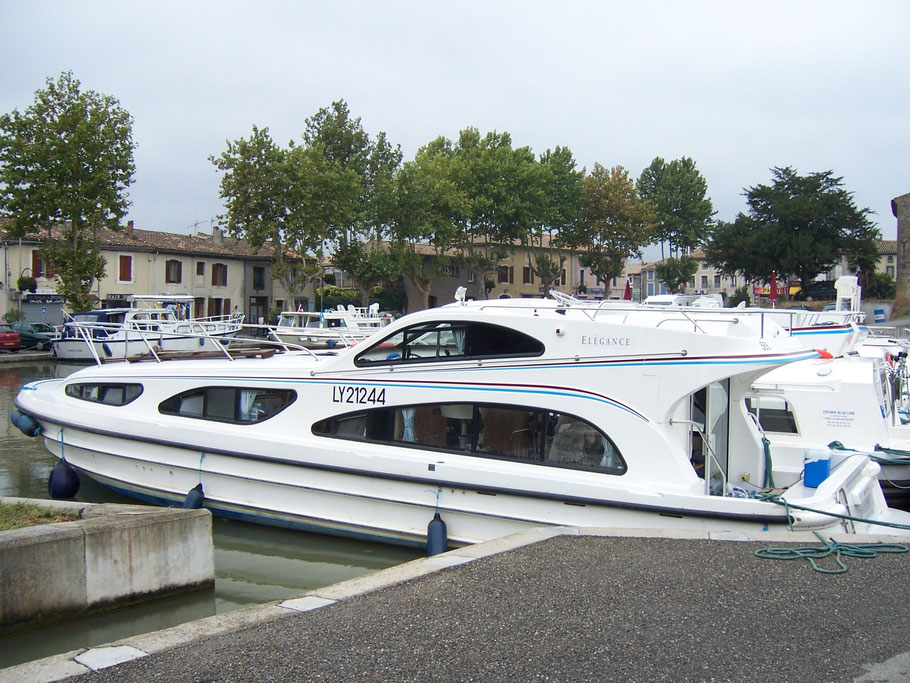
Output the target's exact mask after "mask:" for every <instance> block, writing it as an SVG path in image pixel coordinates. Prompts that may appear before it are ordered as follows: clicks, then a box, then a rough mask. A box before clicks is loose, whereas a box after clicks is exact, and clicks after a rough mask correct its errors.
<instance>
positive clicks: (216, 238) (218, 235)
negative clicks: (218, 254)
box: [212, 226, 224, 247]
mask: <svg viewBox="0 0 910 683" xmlns="http://www.w3.org/2000/svg"><path fill="white" fill-rule="evenodd" d="M212 243H213V244H214V245H215V246H216V247H220V246H221V245H222V244H224V233H223V232H221V228H219V227H215V226H213V227H212Z"/></svg>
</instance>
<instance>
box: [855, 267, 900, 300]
mask: <svg viewBox="0 0 910 683" xmlns="http://www.w3.org/2000/svg"><path fill="white" fill-rule="evenodd" d="M896 296H897V282H896V281H895V279H894V278H893V277H891V276H890V275H888V273H873V274H872V281H871V282H870V283H869V286H868V287H867V288H866V291H865V292H863V298H865V299H893V298H894V297H896Z"/></svg>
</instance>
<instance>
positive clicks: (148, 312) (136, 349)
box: [53, 294, 243, 363]
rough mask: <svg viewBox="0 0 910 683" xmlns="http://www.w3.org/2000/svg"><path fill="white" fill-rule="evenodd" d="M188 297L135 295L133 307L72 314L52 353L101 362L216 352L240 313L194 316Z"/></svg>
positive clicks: (236, 327) (239, 322)
mask: <svg viewBox="0 0 910 683" xmlns="http://www.w3.org/2000/svg"><path fill="white" fill-rule="evenodd" d="M192 306H193V297H191V296H189V295H179V294H178V295H161V296H158V295H135V296H134V297H133V305H132V306H129V307H116V308H99V309H95V310H91V311H82V312H78V313H74V314H72V315H70V316H68V320H67V321H66V322H65V324H64V325H63V326H62V328H61V335H60V338H58V339H57V340H56V341H55V342H54V346H53V353H54V355H55V356H56V357H57V358H59V359H61V360H85V361H95V362H96V363H101V362H103V361H106V360H123V359H125V358H128V357H130V356H134V355H141V354H148V353H155V352H157V351H200V350H201V351H212V350H217V349H218V348H220V347H221V346H223V345H225V344H227V343H229V342H230V340H231V339H232V338H233V337H235V336H236V335H237V333H238V332H239V331H240V329H241V327H242V323H243V317H242V316H241V315H223V316H208V317H193V315H192Z"/></svg>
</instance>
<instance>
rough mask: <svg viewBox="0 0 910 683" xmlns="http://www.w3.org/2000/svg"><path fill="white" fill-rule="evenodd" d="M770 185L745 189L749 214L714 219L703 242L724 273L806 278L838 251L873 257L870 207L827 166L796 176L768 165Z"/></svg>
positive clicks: (854, 259)
mask: <svg viewBox="0 0 910 683" xmlns="http://www.w3.org/2000/svg"><path fill="white" fill-rule="evenodd" d="M771 174H772V176H773V182H772V184H771V185H756V186H755V187H752V188H749V189H748V190H746V193H745V195H746V202H747V204H748V205H749V213H748V214H743V213H740V214H739V215H738V216H737V217H736V220H734V221H733V222H732V223H719V224H718V225H717V227H716V228H715V229H714V230H713V232H712V236H711V241H710V242H709V243H708V244H707V245H706V246H705V256H706V257H707V260H708V262H709V263H711V264H713V265H715V266H716V267H718V268H719V269H721V270H722V271H723V272H724V273H727V274H731V275H732V274H736V273H742V274H743V275H744V276H745V277H747V278H749V279H756V280H762V281H764V282H769V281H770V279H771V273H772V272H776V273H777V277H778V279H780V278H781V277H785V278H786V277H789V276H795V277H797V278H799V280H800V282H801V283H802V287H803V289H804V290H805V289H806V288H807V287H808V285H809V282H810V281H811V280H812V279H814V278H815V276H816V275H818V274H819V273H821V272H823V271H827V270H830V269H831V268H833V267H834V265H835V263H837V261H838V259H839V258H840V257H841V256H846V257H847V259H848V260H849V261H851V262H854V263H857V262H860V263H862V262H870V261H871V260H873V259H874V254H875V251H874V250H875V240H876V239H878V237H879V233H878V230H877V228H876V227H875V225H874V224H873V223H872V222H871V221H870V220H869V215H870V214H871V211H870V210H869V209H860V208H858V207H857V206H856V205H855V204H854V202H853V193H851V192H847V191H846V190H845V189H844V188H843V180H842V178H839V177H835V176H834V174H833V172H832V171H824V172H822V173H810V174H809V175H806V176H801V175H798V174H797V173H796V171H795V170H794V169H793V168H790V167H786V168H780V167H777V168H773V169H771Z"/></svg>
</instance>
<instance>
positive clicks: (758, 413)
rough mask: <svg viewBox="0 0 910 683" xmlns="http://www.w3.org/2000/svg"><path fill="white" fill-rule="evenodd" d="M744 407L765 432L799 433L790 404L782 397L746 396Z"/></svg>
mask: <svg viewBox="0 0 910 683" xmlns="http://www.w3.org/2000/svg"><path fill="white" fill-rule="evenodd" d="M746 407H747V408H748V409H749V412H750V413H752V414H753V415H754V416H755V417H756V419H758V424H760V425H761V428H762V429H764V430H765V431H766V432H777V433H779V434H799V429H797V426H796V417H795V416H794V415H793V409H792V408H791V407H790V404H789V403H788V402H787V401H785V400H784V399H782V398H777V397H771V398H765V397H763V398H761V399H758V398H747V399H746Z"/></svg>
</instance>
